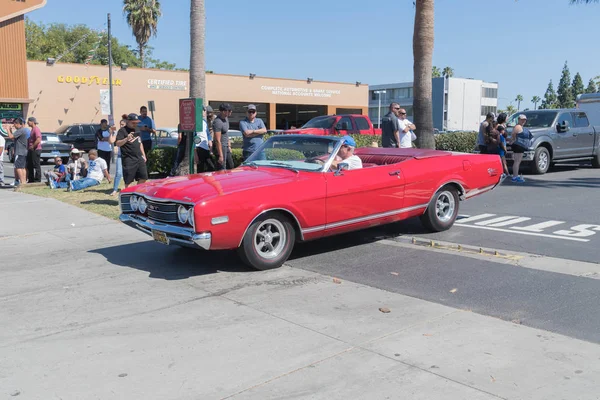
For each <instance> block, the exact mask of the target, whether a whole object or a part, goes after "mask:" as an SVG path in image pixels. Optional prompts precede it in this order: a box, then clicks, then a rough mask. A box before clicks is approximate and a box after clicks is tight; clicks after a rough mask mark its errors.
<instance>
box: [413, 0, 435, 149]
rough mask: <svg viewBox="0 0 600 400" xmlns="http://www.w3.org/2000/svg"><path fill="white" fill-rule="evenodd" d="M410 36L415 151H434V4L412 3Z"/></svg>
mask: <svg viewBox="0 0 600 400" xmlns="http://www.w3.org/2000/svg"><path fill="white" fill-rule="evenodd" d="M413 4H414V5H415V8H416V10H415V26H414V33H413V57H414V65H413V74H414V89H413V90H414V100H413V111H414V116H415V121H414V122H415V125H416V126H417V131H416V135H417V143H416V144H417V147H419V148H425V149H435V138H434V136H433V108H432V104H431V92H432V90H431V74H432V66H433V39H434V29H433V26H434V13H433V8H434V7H433V5H434V0H415V1H414V2H413Z"/></svg>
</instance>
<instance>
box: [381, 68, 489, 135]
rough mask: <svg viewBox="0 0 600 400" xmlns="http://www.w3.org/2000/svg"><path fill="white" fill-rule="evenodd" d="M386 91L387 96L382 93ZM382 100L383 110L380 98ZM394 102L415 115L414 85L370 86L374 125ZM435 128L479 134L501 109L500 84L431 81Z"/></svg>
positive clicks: (476, 81)
mask: <svg viewBox="0 0 600 400" xmlns="http://www.w3.org/2000/svg"><path fill="white" fill-rule="evenodd" d="M383 91H385V93H383ZM380 97H381V108H380V107H379V98H380ZM391 102H396V103H399V104H400V106H402V107H403V108H404V109H406V113H407V118H408V119H410V120H413V119H414V115H413V83H412V82H404V83H388V84H382V85H370V86H369V118H371V121H373V124H374V125H376V126H377V125H378V124H379V122H380V121H381V119H380V116H383V115H385V114H387V112H388V109H389V105H390V103H391ZM432 102H433V126H434V128H436V129H438V130H440V131H441V130H446V131H477V130H478V129H479V124H480V123H481V121H483V120H484V119H485V115H486V114H487V113H488V112H493V113H496V111H497V109H498V83H495V82H484V81H482V80H477V79H464V78H454V77H452V78H433V79H432Z"/></svg>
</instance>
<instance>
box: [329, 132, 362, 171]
mask: <svg viewBox="0 0 600 400" xmlns="http://www.w3.org/2000/svg"><path fill="white" fill-rule="evenodd" d="M342 140H343V144H342V147H340V150H339V152H338V154H337V156H336V157H335V160H333V162H332V163H331V167H332V168H333V169H337V167H338V164H341V163H346V164H348V169H359V168H362V167H363V165H362V160H361V159H360V157H358V156H357V155H354V149H355V148H356V142H355V141H354V139H352V136H348V135H346V136H344V137H342Z"/></svg>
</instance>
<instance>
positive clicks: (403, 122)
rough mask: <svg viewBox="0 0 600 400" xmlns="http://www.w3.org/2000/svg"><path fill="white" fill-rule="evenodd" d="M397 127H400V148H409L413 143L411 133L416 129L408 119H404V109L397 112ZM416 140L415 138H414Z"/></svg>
mask: <svg viewBox="0 0 600 400" xmlns="http://www.w3.org/2000/svg"><path fill="white" fill-rule="evenodd" d="M398 125H399V127H400V129H399V133H400V146H399V147H400V148H401V149H402V148H404V149H406V148H411V147H412V142H413V138H412V135H413V133H412V131H413V130H415V129H417V127H416V126H415V124H413V123H412V122H410V121H409V120H408V119H406V110H405V109H404V108H401V109H400V110H399V111H398ZM415 139H416V137H415Z"/></svg>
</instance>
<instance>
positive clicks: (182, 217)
mask: <svg viewBox="0 0 600 400" xmlns="http://www.w3.org/2000/svg"><path fill="white" fill-rule="evenodd" d="M177 218H178V219H179V222H181V223H182V224H185V223H186V222H187V220H188V209H187V208H185V207H184V206H179V208H178V209H177Z"/></svg>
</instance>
